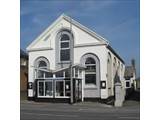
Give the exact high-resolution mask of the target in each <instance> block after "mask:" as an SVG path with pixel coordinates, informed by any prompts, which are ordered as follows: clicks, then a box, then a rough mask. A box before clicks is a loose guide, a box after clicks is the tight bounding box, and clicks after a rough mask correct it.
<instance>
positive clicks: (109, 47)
mask: <svg viewBox="0 0 160 120" xmlns="http://www.w3.org/2000/svg"><path fill="white" fill-rule="evenodd" d="M107 48H108V49H109V50H110V51H111V52H112V53H113V54H114V55H115V56H116V57H117V58H118V59H119V60H120V61H121V62H122V63H123V64H125V62H124V61H123V59H122V58H121V57H120V56H119V55H118V54H117V53H116V52H115V50H114V49H113V48H112V47H111V46H110V45H108V46H107Z"/></svg>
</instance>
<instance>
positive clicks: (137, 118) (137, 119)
mask: <svg viewBox="0 0 160 120" xmlns="http://www.w3.org/2000/svg"><path fill="white" fill-rule="evenodd" d="M118 119H134V120H135V119H136V120H139V119H140V118H139V117H127V116H126V117H125V116H124V117H118Z"/></svg>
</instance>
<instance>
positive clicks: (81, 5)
mask: <svg viewBox="0 0 160 120" xmlns="http://www.w3.org/2000/svg"><path fill="white" fill-rule="evenodd" d="M139 7H140V3H139V0H93V1H92V0H88V1H85V0H21V11H20V17H21V23H20V24H21V32H20V35H21V36H20V39H21V44H20V47H21V48H22V49H23V50H25V49H26V47H27V46H28V45H29V44H30V43H31V42H32V41H33V40H34V39H35V38H36V37H37V36H38V35H39V34H40V33H42V32H43V31H44V30H45V29H46V28H47V27H48V26H49V25H50V24H51V23H52V22H54V20H56V18H58V17H59V16H60V15H61V14H62V13H65V14H66V15H69V16H71V17H72V18H73V19H75V20H76V21H78V22H80V23H81V24H82V25H84V26H86V27H88V28H90V29H91V30H93V31H95V32H96V33H98V34H99V35H101V36H102V37H104V38H106V39H108V41H109V43H110V44H111V46H112V47H113V48H114V49H115V51H116V52H117V53H118V54H119V55H120V56H121V57H122V59H123V60H124V61H125V63H126V65H130V64H131V59H132V58H134V59H135V60H136V69H137V76H139V74H140V72H139V69H140V16H139V15H140V8H139Z"/></svg>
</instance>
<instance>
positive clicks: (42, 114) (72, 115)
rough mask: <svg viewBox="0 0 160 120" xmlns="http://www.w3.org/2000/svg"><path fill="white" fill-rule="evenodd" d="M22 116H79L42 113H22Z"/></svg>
mask: <svg viewBox="0 0 160 120" xmlns="http://www.w3.org/2000/svg"><path fill="white" fill-rule="evenodd" d="M22 114H30V115H42V116H59V117H78V115H62V114H40V113H29V112H25V113H22Z"/></svg>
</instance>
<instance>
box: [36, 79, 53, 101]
mask: <svg viewBox="0 0 160 120" xmlns="http://www.w3.org/2000/svg"><path fill="white" fill-rule="evenodd" d="M39 82H43V90H44V91H43V94H44V95H43V96H41V95H39ZM46 82H52V96H45V90H46V89H45V84H46ZM53 89H54V88H53V80H38V87H37V93H38V98H53V97H54V94H53V93H54V92H53Z"/></svg>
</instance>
